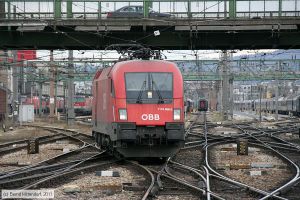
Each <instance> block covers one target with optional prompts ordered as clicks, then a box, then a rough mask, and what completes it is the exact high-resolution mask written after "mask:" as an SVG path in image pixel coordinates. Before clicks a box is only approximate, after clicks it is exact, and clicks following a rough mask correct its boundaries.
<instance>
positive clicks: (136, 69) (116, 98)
mask: <svg viewBox="0 0 300 200" xmlns="http://www.w3.org/2000/svg"><path fill="white" fill-rule="evenodd" d="M93 98H94V103H93V106H92V116H93V136H94V137H95V139H96V142H97V143H98V144H99V145H100V146H101V148H105V149H109V150H111V151H113V152H116V153H118V154H119V155H121V156H124V157H135V158H138V157H160V158H166V157H169V156H171V155H174V154H175V153H176V152H177V151H178V150H179V149H180V148H181V147H182V146H183V144H184V140H185V133H184V100H183V78H182V75H181V72H180V71H179V69H178V68H177V66H176V64H174V63H172V62H167V61H162V60H128V61H120V62H117V63H116V64H114V65H113V66H111V67H108V68H104V69H101V70H99V71H98V72H97V73H96V75H95V77H94V80H93Z"/></svg>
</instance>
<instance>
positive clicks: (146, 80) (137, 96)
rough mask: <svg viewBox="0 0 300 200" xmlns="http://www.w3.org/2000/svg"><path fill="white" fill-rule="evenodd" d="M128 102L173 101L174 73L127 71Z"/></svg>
mask: <svg viewBox="0 0 300 200" xmlns="http://www.w3.org/2000/svg"><path fill="white" fill-rule="evenodd" d="M125 82H126V98H127V102H128V103H172V98H173V74H172V73H156V72H151V73H143V72H140V73H125Z"/></svg>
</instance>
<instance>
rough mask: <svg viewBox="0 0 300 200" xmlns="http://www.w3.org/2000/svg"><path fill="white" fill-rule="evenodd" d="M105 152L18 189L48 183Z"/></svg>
mask: <svg viewBox="0 0 300 200" xmlns="http://www.w3.org/2000/svg"><path fill="white" fill-rule="evenodd" d="M105 152H106V151H102V152H100V153H98V154H96V155H93V156H90V157H88V158H85V159H83V160H82V161H80V162H79V163H76V164H74V165H72V166H70V167H66V168H65V169H64V170H62V171H60V172H59V173H56V174H53V175H51V176H49V177H46V178H44V179H42V180H39V181H37V182H35V183H32V184H30V185H27V186H24V187H22V188H20V189H29V188H32V187H34V186H37V185H39V184H41V183H43V182H45V181H48V180H50V179H53V178H57V177H58V176H61V175H65V173H66V172H68V171H71V169H73V168H75V167H77V166H79V165H81V164H83V163H85V162H86V161H89V160H91V159H94V158H95V157H97V156H99V155H101V154H103V153H105Z"/></svg>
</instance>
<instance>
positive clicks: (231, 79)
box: [229, 75, 234, 120]
mask: <svg viewBox="0 0 300 200" xmlns="http://www.w3.org/2000/svg"><path fill="white" fill-rule="evenodd" d="M229 88H230V117H231V119H232V120H233V106H234V104H233V76H232V75H231V77H230V78H229Z"/></svg>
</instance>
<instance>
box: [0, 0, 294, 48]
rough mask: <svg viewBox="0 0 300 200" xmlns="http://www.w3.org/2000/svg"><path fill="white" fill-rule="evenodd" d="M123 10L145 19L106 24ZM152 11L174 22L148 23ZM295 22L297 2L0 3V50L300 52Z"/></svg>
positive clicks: (22, 0) (77, 0)
mask: <svg viewBox="0 0 300 200" xmlns="http://www.w3.org/2000/svg"><path fill="white" fill-rule="evenodd" d="M124 5H142V6H143V7H144V12H143V17H141V18H126V17H125V18H112V19H111V18H107V13H108V12H113V11H114V10H116V9H118V8H120V7H122V6H124ZM225 5H226V6H225ZM149 7H151V8H153V10H156V11H157V12H161V13H162V12H163V13H169V14H170V15H171V16H170V17H169V18H150V17H149V12H151V11H150V10H149ZM299 16H300V6H299V5H298V4H297V0H296V1H293V0H258V1H255V3H254V2H253V1H247V0H227V1H214V0H200V1H193V0H188V1H187V0H186V1H184V0H144V1H138V0H132V1H121V0H101V1H99V0H52V1H51V0H26V1H25V0H3V1H1V2H0V48H1V49H86V50H96V49H106V48H107V46H109V45H111V44H116V43H117V44H122V43H123V44H128V43H139V44H143V45H146V46H151V47H152V48H154V49H162V50H166V49H168V50H171V49H176V50H178V49H182V50H183V49H277V48H280V49H298V48H300V37H299V34H300V30H299V28H300V17H299Z"/></svg>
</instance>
